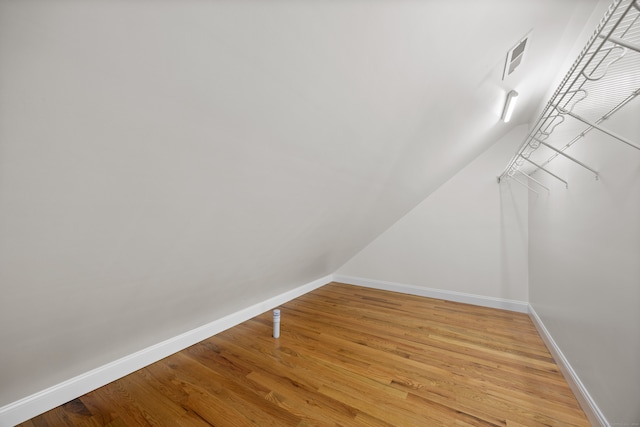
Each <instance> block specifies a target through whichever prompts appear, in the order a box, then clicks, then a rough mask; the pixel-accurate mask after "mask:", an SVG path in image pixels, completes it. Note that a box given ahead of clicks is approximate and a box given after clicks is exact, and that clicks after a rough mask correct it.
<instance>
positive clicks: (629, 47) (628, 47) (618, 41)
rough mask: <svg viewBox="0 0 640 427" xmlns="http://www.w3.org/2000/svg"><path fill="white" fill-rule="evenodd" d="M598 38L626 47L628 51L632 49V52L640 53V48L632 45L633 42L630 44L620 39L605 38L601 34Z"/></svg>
mask: <svg viewBox="0 0 640 427" xmlns="http://www.w3.org/2000/svg"><path fill="white" fill-rule="evenodd" d="M598 37H600V38H601V39H605V40H608V41H610V42H611V43H615V44H617V45H618V46H622V47H626V48H627V49H631V50H635V51H636V52H640V46H639V45H637V44H635V43H631V42H628V41H626V40H622V39H619V38H618V37H613V36H609V37H607V36H603V35H602V34H600V35H599V36H598Z"/></svg>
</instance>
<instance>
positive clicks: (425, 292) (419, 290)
mask: <svg viewBox="0 0 640 427" xmlns="http://www.w3.org/2000/svg"><path fill="white" fill-rule="evenodd" d="M333 280H334V281H336V282H341V283H346V284H349V285H357V286H364V287H366V288H373V289H381V290H384V291H392V292H400V293H403V294H409V295H417V296H421V297H429V298H437V299H443V300H447V301H455V302H462V303H465V304H473V305H479V306H482V307H490V308H500V309H503V310H509V311H516V312H518V313H528V310H529V304H528V303H526V302H524V301H514V300H507V299H502V298H494V297H486V296H482V295H473V294H465V293H462V292H454V291H445V290H442V289H432V288H423V287H420V286H414V285H406V284H402V283H394V282H385V281H382V280H372V279H364V278H361V277H352V276H343V275H340V274H334V276H333Z"/></svg>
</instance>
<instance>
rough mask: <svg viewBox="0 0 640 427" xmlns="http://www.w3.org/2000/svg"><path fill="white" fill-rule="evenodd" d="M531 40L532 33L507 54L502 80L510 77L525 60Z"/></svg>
mask: <svg viewBox="0 0 640 427" xmlns="http://www.w3.org/2000/svg"><path fill="white" fill-rule="evenodd" d="M530 39H531V33H529V34H527V35H526V36H524V37H523V38H522V39H520V41H519V42H518V43H516V45H515V46H514V47H513V48H512V49H511V50H509V52H508V53H507V61H506V62H505V64H504V73H503V74H502V80H505V79H506V78H507V77H509V76H510V75H511V74H512V73H513V72H514V71H515V70H516V69H517V68H518V67H519V66H520V65H522V61H523V60H524V56H525V54H526V52H527V50H529V44H530V43H529V41H530Z"/></svg>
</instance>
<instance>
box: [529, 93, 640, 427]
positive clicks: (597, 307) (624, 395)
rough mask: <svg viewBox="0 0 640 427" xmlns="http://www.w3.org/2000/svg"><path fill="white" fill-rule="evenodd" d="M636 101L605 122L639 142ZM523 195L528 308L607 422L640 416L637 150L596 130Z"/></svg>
mask: <svg viewBox="0 0 640 427" xmlns="http://www.w3.org/2000/svg"><path fill="white" fill-rule="evenodd" d="M639 118H640V99H636V100H634V101H633V102H632V103H631V104H629V105H627V106H626V107H624V108H623V109H622V110H621V111H620V112H618V113H617V114H616V115H615V116H614V117H613V118H611V119H609V120H607V121H605V122H604V123H603V125H604V126H606V127H607V128H610V129H612V130H614V131H616V132H617V133H619V134H621V135H624V136H626V137H628V138H629V139H631V140H632V141H635V143H636V144H640V119H639ZM567 153H568V154H570V155H572V156H574V157H576V158H578V159H580V160H582V161H583V162H584V163H586V164H589V165H590V166H593V167H595V168H596V169H597V170H598V171H599V172H600V175H601V178H600V180H599V181H596V180H595V179H594V176H593V175H592V174H591V173H589V172H587V171H585V170H584V169H582V168H581V167H580V166H578V165H576V164H574V163H572V162H571V161H569V160H566V159H564V158H561V157H558V158H556V159H555V160H553V161H552V162H551V163H550V164H549V165H548V167H549V169H550V170H551V171H553V172H555V173H557V174H558V175H560V176H563V177H567V180H568V181H569V189H568V190H565V189H564V186H563V184H561V183H559V182H557V181H555V180H554V179H553V178H551V177H548V176H547V174H545V173H543V172H538V173H536V175H535V177H536V179H540V180H542V181H543V182H545V183H546V184H547V185H548V186H550V187H551V193H550V194H549V195H548V196H544V197H533V196H532V197H530V199H529V273H530V276H529V278H530V281H529V286H530V299H531V305H532V306H533V308H534V309H535V311H536V312H537V313H538V315H539V316H540V317H541V319H542V321H543V323H544V324H545V326H546V327H547V329H548V330H549V332H550V333H551V335H552V336H553V339H554V340H555V341H556V343H557V344H558V346H559V347H560V349H561V350H562V352H563V353H564V355H565V356H566V357H567V359H568V360H569V362H570V364H571V366H572V367H573V369H574V370H575V371H576V373H577V374H578V376H579V378H580V380H581V381H582V382H583V383H584V385H585V386H586V388H587V390H588V391H589V393H590V395H591V396H592V398H593V399H594V400H595V402H596V403H597V405H598V406H599V408H600V410H601V411H602V412H603V413H604V415H605V416H606V418H607V419H608V421H609V423H611V425H638V423H640V151H637V150H634V149H633V148H631V147H629V146H627V145H625V144H623V143H621V142H618V141H617V140H615V139H613V138H611V137H609V136H607V135H604V134H602V133H600V132H598V131H592V132H590V133H589V134H588V135H587V137H586V138H585V139H584V140H582V141H580V142H578V143H576V144H574V145H573V146H572V147H571V148H570V149H569V151H567Z"/></svg>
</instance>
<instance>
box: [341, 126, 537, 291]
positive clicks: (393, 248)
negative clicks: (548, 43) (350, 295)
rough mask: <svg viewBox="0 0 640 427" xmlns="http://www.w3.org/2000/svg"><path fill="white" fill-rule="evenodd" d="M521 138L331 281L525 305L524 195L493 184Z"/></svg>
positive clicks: (461, 177) (451, 184)
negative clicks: (375, 283) (419, 289)
mask: <svg viewBox="0 0 640 427" xmlns="http://www.w3.org/2000/svg"><path fill="white" fill-rule="evenodd" d="M526 130H527V129H526V126H520V127H518V128H516V129H514V130H513V131H511V132H510V133H509V134H508V135H506V136H505V137H503V138H502V139H500V140H499V141H498V142H496V143H495V144H494V145H493V146H492V147H491V148H490V149H488V150H487V151H486V152H485V153H483V154H482V155H481V156H479V157H478V158H477V159H475V160H474V161H473V162H471V163H470V164H469V165H468V166H467V167H465V168H464V169H462V170H461V171H460V172H459V173H458V174H456V175H455V176H454V177H453V178H451V179H450V180H449V181H448V182H446V183H445V184H444V185H443V186H441V187H440V188H439V189H438V190H436V191H435V192H434V193H432V194H431V195H430V196H429V197H427V198H426V199H425V200H424V201H423V202H422V203H420V205H418V206H417V207H416V208H415V209H413V210H412V211H411V212H409V213H408V214H407V215H406V216H404V217H403V218H402V219H401V220H399V221H398V222H397V223H395V224H394V225H393V226H392V227H391V228H389V229H388V230H387V231H385V232H384V233H383V234H381V235H380V236H379V237H377V238H376V240H374V241H373V242H372V243H371V244H369V245H368V246H367V247H366V248H364V249H363V250H362V251H361V252H360V253H358V254H357V255H356V256H355V257H353V258H352V259H351V260H350V261H348V262H347V263H346V264H345V265H344V266H342V267H341V268H340V269H339V270H338V272H337V274H341V275H345V276H354V277H360V278H366V279H375V280H383V281H388V282H395V283H401V284H406V285H413V286H421V287H426V288H435V289H441V290H446V291H453V292H462V293H468V294H473V295H481V296H487V297H494V298H503V299H509V300H518V301H528V288H527V286H528V279H527V195H526V189H524V187H522V188H521V187H519V186H518V185H517V184H515V183H510V184H508V185H498V184H497V182H496V178H495V177H496V174H497V173H499V171H501V170H502V168H503V167H504V165H505V164H506V162H507V161H508V160H509V158H510V157H511V156H512V155H513V152H514V151H515V150H516V149H517V147H518V145H519V144H520V143H521V142H522V139H523V138H524V135H525V133H526Z"/></svg>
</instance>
